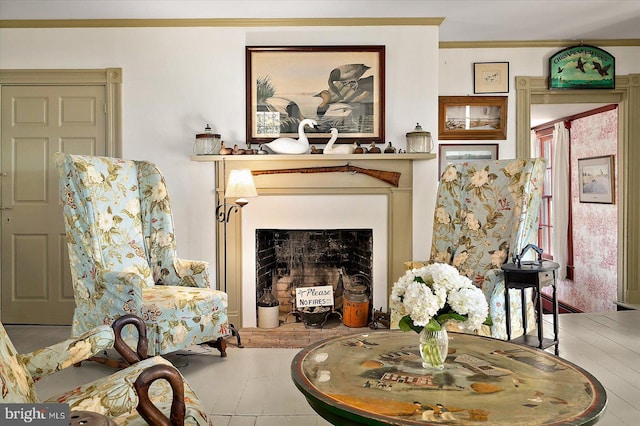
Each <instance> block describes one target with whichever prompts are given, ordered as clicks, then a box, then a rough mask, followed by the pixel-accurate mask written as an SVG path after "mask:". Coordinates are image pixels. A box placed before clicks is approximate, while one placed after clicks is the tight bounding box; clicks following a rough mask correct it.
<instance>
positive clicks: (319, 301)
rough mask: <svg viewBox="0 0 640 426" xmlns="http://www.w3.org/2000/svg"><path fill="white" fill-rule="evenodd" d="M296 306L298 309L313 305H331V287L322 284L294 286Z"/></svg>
mask: <svg viewBox="0 0 640 426" xmlns="http://www.w3.org/2000/svg"><path fill="white" fill-rule="evenodd" d="M296 306H297V307H298V309H301V308H310V307H313V306H333V287H332V286H330V285H323V286H319V287H298V288H296Z"/></svg>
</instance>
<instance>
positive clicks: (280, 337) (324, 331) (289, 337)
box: [227, 319, 377, 348]
mask: <svg viewBox="0 0 640 426" xmlns="http://www.w3.org/2000/svg"><path fill="white" fill-rule="evenodd" d="M376 331H377V330H373V329H371V328H369V327H363V328H350V327H347V326H345V325H343V324H342V323H341V322H340V320H339V319H329V320H328V321H327V323H326V324H325V326H324V327H322V328H310V327H306V326H305V325H304V323H302V322H291V323H287V324H282V325H280V326H279V327H277V328H242V329H240V337H241V339H242V345H243V346H244V347H246V348H304V347H305V346H307V345H310V344H311V343H315V342H318V341H320V340H324V339H328V338H329V337H334V336H346V335H349V334H370V333H375V332H376ZM227 342H228V344H229V345H234V346H235V345H236V344H237V341H236V340H235V339H229V340H228V341H227Z"/></svg>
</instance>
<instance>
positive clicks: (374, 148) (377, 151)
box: [367, 142, 382, 154]
mask: <svg viewBox="0 0 640 426" xmlns="http://www.w3.org/2000/svg"><path fill="white" fill-rule="evenodd" d="M367 152H368V153H369V154H380V153H381V152H382V150H381V149H380V148H378V147H377V146H376V143H375V142H371V145H369V150H368V151H367Z"/></svg>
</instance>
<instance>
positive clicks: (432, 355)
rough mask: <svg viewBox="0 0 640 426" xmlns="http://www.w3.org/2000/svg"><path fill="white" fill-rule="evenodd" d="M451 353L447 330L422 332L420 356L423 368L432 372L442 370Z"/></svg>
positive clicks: (423, 330)
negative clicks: (449, 352) (448, 354)
mask: <svg viewBox="0 0 640 426" xmlns="http://www.w3.org/2000/svg"><path fill="white" fill-rule="evenodd" d="M448 351H449V336H448V335H447V330H446V329H444V328H443V329H442V330H438V331H430V330H427V329H426V328H423V329H422V331H421V332H420V356H421V357H422V367H423V368H428V369H431V370H442V369H443V368H444V361H445V360H446V359H447V353H448Z"/></svg>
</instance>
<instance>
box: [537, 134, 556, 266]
mask: <svg viewBox="0 0 640 426" xmlns="http://www.w3.org/2000/svg"><path fill="white" fill-rule="evenodd" d="M536 139H537V140H538V143H539V144H540V157H541V158H544V159H545V160H547V168H546V170H545V173H544V184H543V186H542V202H541V203H540V224H539V227H538V247H540V248H541V249H542V250H543V254H542V256H543V257H544V258H546V259H553V255H552V253H551V241H552V239H553V225H552V224H551V218H552V213H553V189H552V188H553V181H552V173H551V171H552V170H553V162H552V160H551V144H552V142H553V127H551V128H547V129H544V130H539V131H536Z"/></svg>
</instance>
